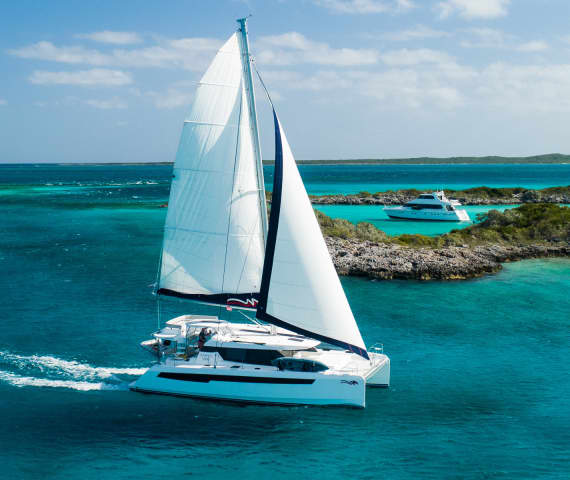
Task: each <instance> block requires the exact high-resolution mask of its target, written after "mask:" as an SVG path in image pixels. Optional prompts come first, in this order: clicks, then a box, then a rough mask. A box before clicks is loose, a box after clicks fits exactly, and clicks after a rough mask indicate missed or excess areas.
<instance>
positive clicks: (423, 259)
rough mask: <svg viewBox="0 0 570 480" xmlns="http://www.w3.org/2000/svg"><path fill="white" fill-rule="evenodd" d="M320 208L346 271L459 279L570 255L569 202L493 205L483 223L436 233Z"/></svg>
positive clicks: (333, 250) (391, 276)
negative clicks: (389, 230)
mask: <svg viewBox="0 0 570 480" xmlns="http://www.w3.org/2000/svg"><path fill="white" fill-rule="evenodd" d="M316 213H317V217H318V219H319V223H320V225H321V229H322V231H323V234H324V236H325V240H326V242H327V246H328V248H329V251H330V253H331V256H332V258H333V262H334V264H335V267H336V269H337V271H338V272H339V273H340V274H342V275H356V276H366V277H370V278H378V279H385V280H388V279H417V280H432V279H433V280H457V279H467V278H473V277H477V276H481V275H484V274H487V273H493V272H496V271H498V270H500V269H501V268H502V267H501V263H503V262H509V261H516V260H522V259H527V258H541V257H566V256H569V255H570V243H569V242H570V208H568V207H560V206H558V205H552V204H528V205H522V206H520V207H518V208H514V209H511V210H507V211H505V212H503V213H501V212H499V211H497V210H491V211H489V212H487V213H486V214H484V215H483V216H482V217H481V218H479V220H480V223H477V224H475V225H472V226H470V227H467V228H464V229H461V230H453V231H451V232H450V233H447V234H445V235H440V236H436V237H427V236H424V235H399V236H395V237H390V236H388V235H386V234H385V233H384V232H383V231H381V230H379V229H377V228H376V227H375V226H374V225H372V224H369V223H359V224H357V225H353V224H352V223H350V222H348V221H347V220H344V219H332V218H330V217H328V216H326V215H324V214H323V213H321V212H318V211H317V212H316Z"/></svg>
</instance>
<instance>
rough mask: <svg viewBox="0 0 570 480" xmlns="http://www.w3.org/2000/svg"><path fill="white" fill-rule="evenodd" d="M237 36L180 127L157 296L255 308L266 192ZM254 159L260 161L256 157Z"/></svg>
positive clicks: (210, 72) (224, 48) (220, 55)
mask: <svg viewBox="0 0 570 480" xmlns="http://www.w3.org/2000/svg"><path fill="white" fill-rule="evenodd" d="M243 61H248V62H249V56H243V55H242V54H241V52H240V44H239V41H238V34H237V33H234V34H233V35H232V36H231V37H230V39H229V40H228V41H227V42H226V43H225V44H224V45H223V46H222V48H221V49H220V50H219V52H218V53H217V55H216V57H215V58H214V60H213V62H212V64H211V65H210V67H209V68H208V70H207V71H206V73H205V74H204V76H203V77H202V79H201V81H200V83H199V86H198V89H197V92H196V98H195V100H194V104H193V106H192V110H191V112H190V114H189V115H188V117H187V119H186V121H185V122H184V127H183V130H182V136H181V139H180V144H179V147H178V153H177V155H176V160H175V163H174V171H173V178H172V184H171V190H170V200H169V203H168V214H167V217H166V223H165V232H164V241H163V249H162V258H161V265H160V275H159V284H158V293H159V294H164V295H171V296H177V297H182V298H188V299H193V300H200V301H205V302H209V303H219V304H226V303H229V304H235V305H241V306H246V307H254V306H255V305H256V303H257V296H258V292H259V288H260V283H261V272H262V266H263V258H264V251H265V239H264V233H263V231H264V225H263V222H264V218H265V212H262V208H265V192H264V189H263V182H262V181H260V179H259V178H258V176H259V171H258V167H257V163H258V160H257V159H256V151H255V147H254V145H256V142H258V139H257V138H256V137H255V136H256V135H257V131H255V132H252V129H251V127H250V124H251V122H250V120H251V119H250V116H249V115H250V113H249V112H250V111H251V108H250V107H249V105H248V102H250V101H251V99H252V98H253V97H250V98H248V92H247V91H246V89H245V87H244V66H243V64H242V62H243ZM257 156H259V154H258V153H257Z"/></svg>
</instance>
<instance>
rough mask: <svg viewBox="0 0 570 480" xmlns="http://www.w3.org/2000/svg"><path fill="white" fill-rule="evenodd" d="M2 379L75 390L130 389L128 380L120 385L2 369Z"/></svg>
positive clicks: (29, 385)
mask: <svg viewBox="0 0 570 480" xmlns="http://www.w3.org/2000/svg"><path fill="white" fill-rule="evenodd" d="M0 381H2V382H6V383H9V384H10V385H13V386H15V387H58V388H71V389H73V390H81V391H84V392H86V391H88V390H128V388H129V386H128V383H127V382H123V383H121V384H118V385H113V384H111V383H105V382H97V383H95V382H81V381H74V380H52V379H50V378H37V377H22V376H21V375H16V374H14V373H10V372H5V371H3V370H0Z"/></svg>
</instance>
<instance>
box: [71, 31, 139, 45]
mask: <svg viewBox="0 0 570 480" xmlns="http://www.w3.org/2000/svg"><path fill="white" fill-rule="evenodd" d="M76 37H77V38H84V39H87V40H93V41H94V42H101V43H110V44H113V45H132V44H135V43H141V42H142V38H141V37H140V35H139V34H138V33H135V32H112V31H110V30H104V31H102V32H93V33H81V34H79V35H76Z"/></svg>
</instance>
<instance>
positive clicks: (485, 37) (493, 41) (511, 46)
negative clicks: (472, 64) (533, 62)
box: [460, 28, 548, 52]
mask: <svg viewBox="0 0 570 480" xmlns="http://www.w3.org/2000/svg"><path fill="white" fill-rule="evenodd" d="M465 32H466V33H468V34H470V35H471V36H472V37H473V38H472V39H469V40H463V41H462V42H461V43H460V45H461V46H462V47H468V48H495V49H503V50H517V51H519V52H541V51H543V50H546V49H548V43H546V42H545V41H543V40H532V41H529V42H524V43H520V39H519V38H518V37H517V36H515V35H511V34H508V33H505V32H503V31H501V30H495V29H493V28H469V29H467V30H465Z"/></svg>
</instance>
